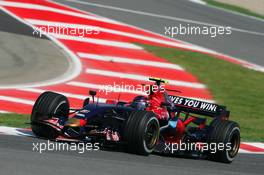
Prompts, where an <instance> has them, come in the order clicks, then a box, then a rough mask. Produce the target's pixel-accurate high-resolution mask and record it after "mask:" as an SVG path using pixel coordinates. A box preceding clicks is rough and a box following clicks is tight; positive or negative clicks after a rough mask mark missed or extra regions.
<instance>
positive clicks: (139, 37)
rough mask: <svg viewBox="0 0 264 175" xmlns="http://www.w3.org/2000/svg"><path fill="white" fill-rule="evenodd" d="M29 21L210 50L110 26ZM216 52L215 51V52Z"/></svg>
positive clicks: (30, 21) (185, 47)
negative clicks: (92, 29) (93, 29)
mask: <svg viewBox="0 0 264 175" xmlns="http://www.w3.org/2000/svg"><path fill="white" fill-rule="evenodd" d="M25 20H26V21H27V22H29V23H31V24H34V25H44V26H54V27H65V28H77V29H78V28H80V29H84V28H88V29H91V28H97V29H98V30H99V31H100V32H106V33H111V34H116V35H120V36H125V37H131V38H135V39H140V40H145V41H150V42H155V43H159V44H165V45H169V46H174V47H180V48H184V49H192V50H197V51H204V52H209V50H207V49H204V48H201V47H198V46H190V45H187V44H181V43H179V42H173V41H168V40H163V39H158V38H153V37H148V36H144V35H138V34H134V33H128V32H123V31H118V30H113V29H108V28H103V27H98V26H92V25H80V24H74V23H63V22H51V21H45V20H36V19H29V18H26V19H25ZM213 53H214V54H215V52H213Z"/></svg>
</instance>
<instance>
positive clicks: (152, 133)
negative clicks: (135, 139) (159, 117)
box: [144, 122, 159, 150]
mask: <svg viewBox="0 0 264 175" xmlns="http://www.w3.org/2000/svg"><path fill="white" fill-rule="evenodd" d="M158 137H159V127H158V125H157V123H156V122H150V123H149V124H148V126H147V128H146V131H145V135H144V141H145V143H146V146H147V148H148V149H149V150H151V149H153V148H154V147H155V146H156V143H157V140H158Z"/></svg>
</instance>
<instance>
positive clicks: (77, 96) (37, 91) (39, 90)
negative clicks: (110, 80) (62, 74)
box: [17, 88, 106, 103]
mask: <svg viewBox="0 0 264 175" xmlns="http://www.w3.org/2000/svg"><path fill="white" fill-rule="evenodd" d="M17 90H21V91H27V92H31V93H39V94H41V93H43V92H45V91H47V90H44V89H38V88H22V89H17ZM53 92H56V93H59V94H62V95H64V96H66V97H69V98H75V99H79V100H84V99H85V98H87V97H89V96H88V95H87V96H85V95H79V94H72V93H68V92H61V91H53ZM105 101H106V99H104V98H100V99H99V102H100V103H104V102H105Z"/></svg>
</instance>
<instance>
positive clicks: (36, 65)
mask: <svg viewBox="0 0 264 175" xmlns="http://www.w3.org/2000/svg"><path fill="white" fill-rule="evenodd" d="M0 23H1V26H0V55H1V57H0V87H10V86H13V85H16V86H18V85H20V84H34V83H36V84H37V83H38V82H39V81H40V80H41V81H43V82H45V81H47V80H50V79H54V78H55V77H59V76H60V75H63V74H64V73H65V72H66V71H67V69H68V67H69V61H68V59H67V56H66V55H65V54H64V53H63V52H62V51H60V49H59V47H57V46H56V45H55V44H54V43H53V42H51V41H49V40H48V39H47V38H46V37H44V36H43V35H42V37H39V36H37V35H33V31H34V30H33V29H32V28H31V27H29V26H27V25H25V24H22V23H20V22H19V21H17V20H16V19H14V18H12V17H11V16H9V15H7V14H6V13H4V12H3V11H0ZM51 65H57V66H51Z"/></svg>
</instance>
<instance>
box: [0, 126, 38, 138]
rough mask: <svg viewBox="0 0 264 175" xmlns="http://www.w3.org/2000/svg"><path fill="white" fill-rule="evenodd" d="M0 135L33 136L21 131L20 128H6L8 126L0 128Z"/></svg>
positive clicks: (30, 133) (26, 131) (24, 130)
mask: <svg viewBox="0 0 264 175" xmlns="http://www.w3.org/2000/svg"><path fill="white" fill-rule="evenodd" d="M0 134H5V135H13V136H20V137H21V136H28V137H32V136H34V134H33V133H32V131H29V130H26V129H22V128H14V127H8V126H0Z"/></svg>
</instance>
